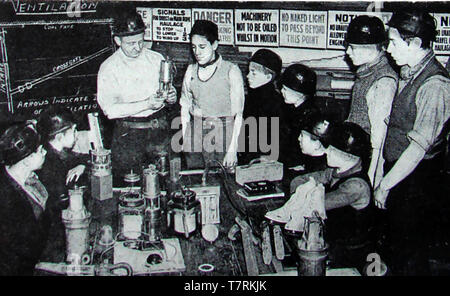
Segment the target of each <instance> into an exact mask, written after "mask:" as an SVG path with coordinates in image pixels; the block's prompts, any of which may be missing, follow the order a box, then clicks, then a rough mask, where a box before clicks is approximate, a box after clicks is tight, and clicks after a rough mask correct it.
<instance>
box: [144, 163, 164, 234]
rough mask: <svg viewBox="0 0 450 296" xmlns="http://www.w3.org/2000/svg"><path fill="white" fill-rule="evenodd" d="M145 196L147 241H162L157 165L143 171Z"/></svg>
mask: <svg viewBox="0 0 450 296" xmlns="http://www.w3.org/2000/svg"><path fill="white" fill-rule="evenodd" d="M142 192H143V195H144V198H145V201H146V209H145V220H144V224H145V226H144V232H145V233H146V236H147V238H148V239H147V240H148V241H150V242H158V241H160V240H161V219H162V217H161V204H160V199H161V191H160V188H159V181H158V170H157V169H156V166H155V165H152V164H151V165H149V166H148V168H146V169H144V170H143V191H142Z"/></svg>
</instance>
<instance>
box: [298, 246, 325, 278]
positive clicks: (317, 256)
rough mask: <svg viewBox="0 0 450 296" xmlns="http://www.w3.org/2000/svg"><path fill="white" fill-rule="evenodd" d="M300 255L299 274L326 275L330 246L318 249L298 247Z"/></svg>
mask: <svg viewBox="0 0 450 296" xmlns="http://www.w3.org/2000/svg"><path fill="white" fill-rule="evenodd" d="M298 256H299V258H300V260H299V262H298V265H297V271H298V275H299V276H325V273H326V258H327V256H328V247H325V248H323V249H322V250H318V251H313V250H303V249H298Z"/></svg>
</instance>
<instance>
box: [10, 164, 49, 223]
mask: <svg viewBox="0 0 450 296" xmlns="http://www.w3.org/2000/svg"><path fill="white" fill-rule="evenodd" d="M6 172H7V173H8V175H9V176H10V177H11V178H12V179H13V180H14V181H15V182H16V183H17V185H18V186H20V187H21V188H22V189H23V190H24V191H25V192H26V194H27V195H28V197H29V198H30V199H31V201H32V202H34V204H35V205H37V206H39V207H40V210H39V209H36V208H35V207H33V211H34V214H35V216H36V218H39V216H40V215H41V214H42V212H43V211H44V210H45V206H46V203H47V199H48V192H47V190H46V189H45V186H44V185H43V184H42V183H41V181H40V180H39V177H38V176H37V175H36V173H35V172H31V174H30V175H29V176H28V178H26V179H25V178H24V177H23V176H21V175H17V174H13V172H12V171H10V170H9V169H8V168H6Z"/></svg>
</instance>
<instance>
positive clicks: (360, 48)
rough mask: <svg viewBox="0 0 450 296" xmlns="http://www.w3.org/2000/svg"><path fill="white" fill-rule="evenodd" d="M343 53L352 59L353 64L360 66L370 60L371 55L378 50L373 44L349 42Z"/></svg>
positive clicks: (376, 53) (374, 54)
mask: <svg viewBox="0 0 450 296" xmlns="http://www.w3.org/2000/svg"><path fill="white" fill-rule="evenodd" d="M345 53H346V54H347V55H348V56H349V58H350V59H351V60H352V63H353V65H355V66H361V65H364V64H367V63H369V62H371V60H372V59H373V57H374V56H376V55H378V50H377V47H376V45H375V44H353V43H349V44H348V46H347V50H346V51H345Z"/></svg>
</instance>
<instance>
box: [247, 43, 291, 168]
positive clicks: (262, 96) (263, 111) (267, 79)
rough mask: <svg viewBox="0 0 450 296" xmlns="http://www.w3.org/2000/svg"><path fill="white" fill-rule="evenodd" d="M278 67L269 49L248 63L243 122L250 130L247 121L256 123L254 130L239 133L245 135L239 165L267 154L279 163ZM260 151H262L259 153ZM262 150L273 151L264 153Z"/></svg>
mask: <svg viewBox="0 0 450 296" xmlns="http://www.w3.org/2000/svg"><path fill="white" fill-rule="evenodd" d="M281 67H282V62H281V58H280V56H279V55H278V54H276V53H275V52H273V51H271V50H268V49H259V50H258V51H256V52H255V53H254V54H253V55H252V57H251V59H250V63H249V65H248V75H247V80H248V86H249V90H248V97H247V99H246V100H245V107H244V118H245V121H246V122H247V123H248V124H249V127H251V126H252V125H251V122H250V121H252V120H255V121H256V122H255V123H256V126H257V130H256V131H248V132H245V133H241V136H242V135H245V140H246V141H245V142H246V146H245V150H243V153H242V154H240V155H241V156H242V157H240V159H239V162H240V163H242V164H246V163H248V162H250V161H251V160H252V159H255V158H258V157H260V156H262V155H269V154H270V156H271V158H273V159H278V156H279V128H280V117H281V107H282V104H283V97H282V96H281V94H280V92H279V91H278V89H277V86H276V85H275V82H276V79H277V78H278V76H279V75H280V73H281ZM264 122H266V123H265V124H264ZM245 126H246V125H244V127H245ZM272 126H273V128H272ZM272 138H273V139H272ZM273 140H275V141H273ZM252 145H253V146H252ZM255 145H256V146H255ZM263 147H264V149H261V148H263ZM265 147H267V148H272V149H276V151H273V150H272V149H270V150H269V151H266V150H265ZM255 148H256V150H255Z"/></svg>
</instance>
